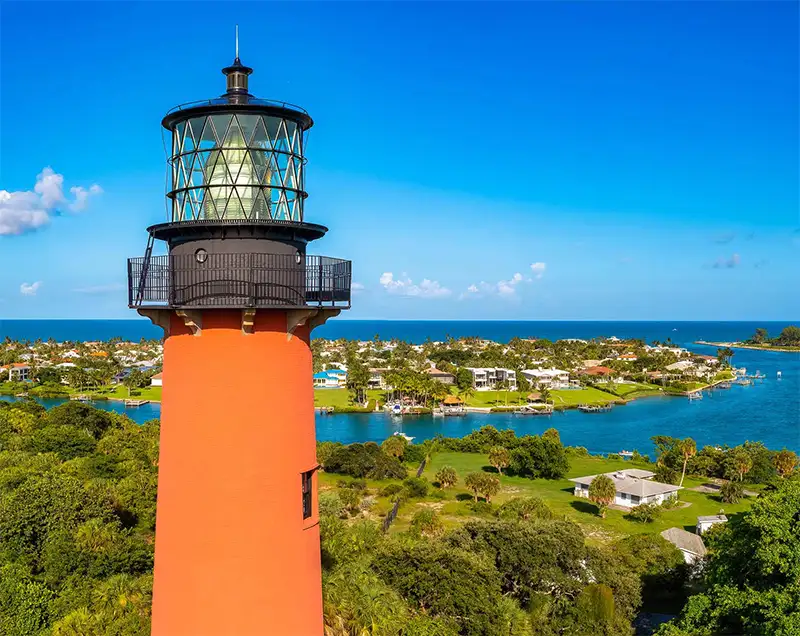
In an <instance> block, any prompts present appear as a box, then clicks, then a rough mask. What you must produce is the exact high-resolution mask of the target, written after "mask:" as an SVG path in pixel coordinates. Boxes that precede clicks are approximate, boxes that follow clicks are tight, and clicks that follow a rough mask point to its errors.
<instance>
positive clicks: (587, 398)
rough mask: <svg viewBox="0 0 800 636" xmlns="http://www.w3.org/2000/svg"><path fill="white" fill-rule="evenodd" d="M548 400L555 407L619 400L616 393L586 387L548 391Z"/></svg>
mask: <svg viewBox="0 0 800 636" xmlns="http://www.w3.org/2000/svg"><path fill="white" fill-rule="evenodd" d="M550 400H551V401H552V402H553V405H555V406H556V407H559V406H578V405H580V404H607V403H609V402H615V401H616V400H619V398H618V397H617V396H616V395H611V394H610V393H606V392H605V391H601V390H600V389H595V388H592V387H586V388H583V389H576V390H567V391H563V390H556V391H550Z"/></svg>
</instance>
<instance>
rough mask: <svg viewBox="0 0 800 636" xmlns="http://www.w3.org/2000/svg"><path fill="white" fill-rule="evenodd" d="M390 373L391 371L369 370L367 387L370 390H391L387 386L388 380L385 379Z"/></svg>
mask: <svg viewBox="0 0 800 636" xmlns="http://www.w3.org/2000/svg"><path fill="white" fill-rule="evenodd" d="M388 371H389V369H382V368H376V369H370V370H369V380H368V381H367V386H368V387H369V388H370V389H381V390H384V389H389V388H391V387H389V385H387V384H386V380H385V379H384V376H385V374H386V373H387V372H388Z"/></svg>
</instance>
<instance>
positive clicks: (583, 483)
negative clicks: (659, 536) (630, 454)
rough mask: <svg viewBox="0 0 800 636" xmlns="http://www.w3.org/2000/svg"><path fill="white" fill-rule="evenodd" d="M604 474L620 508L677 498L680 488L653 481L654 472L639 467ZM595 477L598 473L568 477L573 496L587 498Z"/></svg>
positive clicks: (615, 502) (658, 502)
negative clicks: (610, 483)
mask: <svg viewBox="0 0 800 636" xmlns="http://www.w3.org/2000/svg"><path fill="white" fill-rule="evenodd" d="M604 474H605V475H606V477H609V478H610V479H611V481H613V482H614V487H615V488H616V491H617V495H616V497H615V498H614V504H615V505H617V506H620V507H622V508H633V507H635V506H638V505H639V504H644V503H654V504H660V503H663V502H664V501H667V500H668V499H677V497H678V491H679V490H681V487H680V486H673V485H672V484H662V483H661V482H658V481H653V480H652V477H653V476H654V475H655V473H653V472H651V471H649V470H642V469H640V468H627V469H625V470H618V471H615V472H612V473H604ZM597 477H599V475H588V476H586V477H575V478H573V479H570V481H571V482H573V483H574V484H575V490H574V493H575V496H576V497H583V498H588V497H589V485H590V484H591V483H592V482H593V481H594V480H595V479H596V478H597Z"/></svg>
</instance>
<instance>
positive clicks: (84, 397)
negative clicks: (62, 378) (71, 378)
mask: <svg viewBox="0 0 800 636" xmlns="http://www.w3.org/2000/svg"><path fill="white" fill-rule="evenodd" d="M69 399H70V401H71V402H83V403H84V404H85V403H87V402H91V400H90V399H89V396H88V395H73V396H71V397H70V398H69Z"/></svg>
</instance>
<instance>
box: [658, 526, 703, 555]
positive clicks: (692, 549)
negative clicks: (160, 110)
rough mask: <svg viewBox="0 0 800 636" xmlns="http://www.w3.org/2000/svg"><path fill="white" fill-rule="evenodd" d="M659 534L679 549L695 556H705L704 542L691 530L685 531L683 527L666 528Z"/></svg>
mask: <svg viewBox="0 0 800 636" xmlns="http://www.w3.org/2000/svg"><path fill="white" fill-rule="evenodd" d="M661 536H662V537H664V538H665V539H666V540H667V541H669V542H670V543H671V544H672V545H674V546H675V547H676V548H678V549H679V550H684V551H685V552H689V553H691V554H696V555H697V556H705V554H706V552H707V550H706V544H705V543H703V540H702V539H701V538H700V537H699V536H698V535H696V534H694V533H693V532H687V531H686V530H684V529H683V528H668V529H667V530H664V531H663V532H662V533H661Z"/></svg>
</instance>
